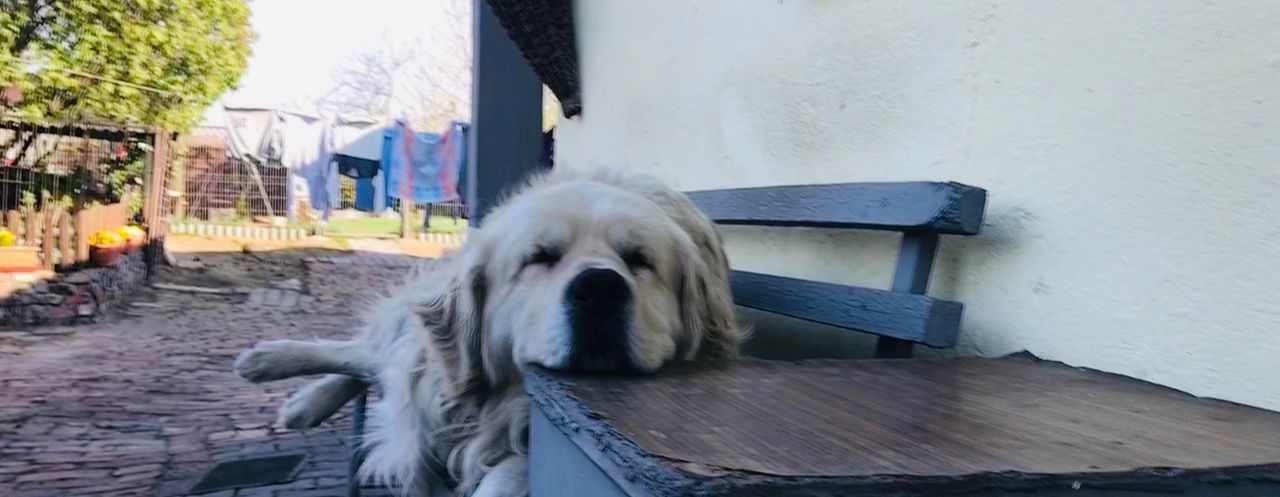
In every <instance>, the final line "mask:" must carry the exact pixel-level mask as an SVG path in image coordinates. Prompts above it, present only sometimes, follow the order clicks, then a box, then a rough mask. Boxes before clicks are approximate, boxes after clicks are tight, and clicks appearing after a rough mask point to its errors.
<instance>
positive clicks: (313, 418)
mask: <svg viewBox="0 0 1280 497" xmlns="http://www.w3.org/2000/svg"><path fill="white" fill-rule="evenodd" d="M368 388H369V384H368V383H365V382H364V381H363V380H360V379H357V378H353V377H350V376H346V375H340V374H331V375H325V377H324V378H321V379H319V380H316V381H313V382H311V383H310V384H308V385H307V386H305V387H302V389H301V390H298V393H295V394H293V395H292V396H290V397H289V400H286V401H285V402H284V405H283V406H281V407H280V417H279V418H278V422H279V423H280V425H281V426H284V427H285V428H289V429H291V430H300V429H305V428H314V427H316V426H319V425H320V423H323V422H324V420H326V419H329V417H331V416H333V413H335V412H338V409H341V408H342V406H343V404H346V403H347V401H349V400H351V399H353V398H355V396H357V395H360V392H363V391H365V390H367V389H368Z"/></svg>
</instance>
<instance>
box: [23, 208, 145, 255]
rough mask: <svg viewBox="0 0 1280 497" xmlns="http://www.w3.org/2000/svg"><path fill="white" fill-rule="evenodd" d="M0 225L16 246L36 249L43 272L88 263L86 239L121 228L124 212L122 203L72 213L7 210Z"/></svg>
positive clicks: (87, 241) (125, 211)
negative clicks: (11, 234)
mask: <svg viewBox="0 0 1280 497" xmlns="http://www.w3.org/2000/svg"><path fill="white" fill-rule="evenodd" d="M3 222H4V227H5V229H8V230H9V232H10V233H13V235H14V237H15V238H16V239H17V242H18V244H19V245H24V246H28V247H37V248H39V249H40V261H41V263H42V264H43V265H44V268H45V269H54V268H59V269H69V268H72V267H75V266H78V265H80V264H83V263H85V262H88V261H89V238H90V237H92V236H93V234H94V233H97V232H99V231H104V230H114V229H119V228H122V227H124V226H125V224H126V223H127V222H128V210H127V207H126V206H125V205H124V204H109V205H100V206H95V207H89V208H86V209H82V210H80V211H79V212H75V213H70V212H67V211H64V210H41V211H36V210H30V211H27V212H25V213H24V212H20V211H17V210H10V211H7V212H5V213H4V216H3Z"/></svg>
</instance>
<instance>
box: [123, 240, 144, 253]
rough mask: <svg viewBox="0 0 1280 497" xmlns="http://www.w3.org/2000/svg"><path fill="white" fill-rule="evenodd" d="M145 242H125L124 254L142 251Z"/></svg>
mask: <svg viewBox="0 0 1280 497" xmlns="http://www.w3.org/2000/svg"><path fill="white" fill-rule="evenodd" d="M142 245H143V240H142V239H141V238H130V239H128V240H125V242H124V253H126V254H132V253H135V252H137V251H139V250H142Z"/></svg>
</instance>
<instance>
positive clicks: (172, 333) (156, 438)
mask: <svg viewBox="0 0 1280 497" xmlns="http://www.w3.org/2000/svg"><path fill="white" fill-rule="evenodd" d="M393 255H394V254H393ZM223 257H237V256H235V255H225V256H223ZM238 257H242V258H248V257H251V256H238ZM271 257H288V251H287V250H286V251H280V252H273V253H272V254H271ZM308 257H312V256H308ZM416 260H421V259H413V258H410V257H390V256H388V255H387V254H376V255H372V254H362V253H357V254H354V255H348V256H341V257H334V258H324V259H312V260H310V261H305V257H302V256H295V257H294V259H292V263H293V264H296V265H298V266H302V265H306V266H307V267H306V269H305V272H303V269H302V268H301V267H299V268H298V271H299V272H300V273H302V274H303V275H304V276H303V279H304V282H303V284H302V285H301V286H299V285H297V284H296V283H286V284H284V285H282V286H283V288H271V287H270V285H262V286H263V287H264V288H270V290H262V291H261V292H260V294H259V295H258V296H257V297H256V298H257V299H258V300H256V301H255V302H252V303H251V302H250V300H251V299H254V298H255V297H254V293H253V292H250V293H249V294H243V293H228V294H202V293H190V292H177V291H152V292H150V298H149V299H148V298H147V297H148V296H146V295H144V296H143V297H142V298H143V299H148V300H151V301H150V302H140V303H138V304H137V305H135V306H134V307H133V308H131V309H130V310H129V311H128V312H129V313H130V314H132V316H123V317H120V318H117V319H112V320H107V321H104V322H102V323H97V324H92V325H85V326H79V327H56V328H44V329H34V330H27V331H14V332H0V496H4V497H26V496H64V495H67V496H71V495H138V496H149V495H156V496H178V495H187V494H188V490H189V489H190V488H191V487H192V486H193V485H194V484H195V482H196V481H197V480H198V479H199V478H201V477H202V476H203V475H204V474H205V473H206V472H208V471H209V470H210V469H211V468H212V467H213V466H214V465H215V464H216V463H217V462H222V461H228V460H235V459H243V458H249V457H258V456H263V455H279V454H283V453H305V454H306V455H307V460H306V462H305V464H304V466H303V468H302V471H301V472H300V474H299V475H298V477H297V478H296V479H295V480H294V481H292V482H290V483H286V484H282V485H274V486H267V487H257V488H247V489H240V490H238V491H226V492H221V493H213V494H206V495H218V496H230V495H237V496H273V497H292V496H300V497H302V496H328V495H335V496H336V495H345V490H346V472H347V464H348V461H347V454H348V437H349V434H350V428H349V427H350V424H349V418H348V416H349V414H348V412H347V410H346V409H344V410H343V412H341V413H340V414H339V415H338V416H337V417H335V419H334V420H331V422H330V423H329V424H327V425H325V426H322V427H319V428H316V429H312V430H309V431H303V432H299V431H289V430H284V429H279V428H275V427H274V426H273V424H274V420H275V411H276V408H277V406H279V404H280V402H281V401H283V399H284V398H285V397H286V396H287V395H288V393H289V392H290V391H292V390H293V389H296V388H297V387H299V386H300V385H302V384H304V383H305V381H306V380H304V379H294V380H289V381H283V382H278V383H272V384H266V385H251V384H248V383H246V382H244V381H242V380H240V379H239V378H238V377H236V376H235V375H234V374H232V372H231V364H232V361H233V360H234V358H235V357H236V355H237V354H239V353H240V352H241V351H242V350H244V349H245V348H246V347H248V346H250V345H251V344H252V343H253V342H255V341H257V340H260V339H275V338H298V339H305V338H312V337H319V338H338V337H343V336H346V335H348V334H349V333H350V331H349V330H351V329H352V327H353V325H355V324H356V320H357V315H356V314H357V313H356V312H355V311H357V310H358V309H360V308H362V307H363V303H364V302H366V301H367V300H368V299H370V298H373V297H376V296H378V295H380V294H381V293H382V292H383V291H385V290H386V289H387V288H388V287H390V286H392V285H394V284H395V283H397V282H398V281H399V280H400V279H401V278H402V277H403V275H404V273H405V271H404V264H407V263H410V262H414V261H416ZM355 261H360V262H362V263H355V264H353V263H351V262H355ZM180 271H190V270H183V269H168V270H166V273H175V274H176V273H177V272H180ZM179 276H181V275H179ZM164 278H165V274H162V275H161V276H160V279H164ZM370 490H371V492H366V493H365V495H387V491H386V490H382V489H370Z"/></svg>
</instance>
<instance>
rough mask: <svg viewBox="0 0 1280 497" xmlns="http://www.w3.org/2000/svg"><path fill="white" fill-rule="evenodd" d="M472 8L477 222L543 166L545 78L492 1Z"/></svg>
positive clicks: (471, 171)
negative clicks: (540, 76)
mask: <svg viewBox="0 0 1280 497" xmlns="http://www.w3.org/2000/svg"><path fill="white" fill-rule="evenodd" d="M474 8H475V10H474V12H475V16H474V24H475V31H474V33H475V37H474V53H473V55H472V57H473V60H474V62H473V66H474V67H475V78H474V81H473V82H472V95H473V97H472V98H471V116H472V123H471V139H470V143H468V147H469V149H468V153H467V158H468V159H467V160H468V161H469V163H468V167H467V190H468V194H467V197H466V199H465V201H466V202H467V204H468V205H467V210H468V212H469V213H470V216H469V220H470V221H471V225H472V226H477V225H478V224H479V222H480V220H481V219H483V218H484V216H485V214H487V213H488V212H489V210H490V209H492V208H493V207H494V206H495V205H497V203H498V200H499V199H500V198H502V196H503V195H505V194H507V193H510V190H511V189H512V188H513V187H515V186H516V185H519V184H521V183H522V182H524V181H525V180H526V179H528V177H529V175H530V174H531V173H533V172H534V171H537V170H538V168H539V163H540V161H541V157H542V82H540V81H539V80H538V77H537V75H535V74H534V72H533V69H532V68H530V67H529V64H528V62H526V61H525V59H524V57H523V56H522V55H521V54H520V51H519V50H518V49H517V48H516V46H515V43H513V42H512V41H511V39H510V38H508V37H507V33H506V32H505V31H504V30H503V29H502V24H501V23H500V22H499V21H498V18H497V17H496V16H494V13H493V8H492V7H490V5H489V3H488V2H486V1H484V0H476V2H475V3H474Z"/></svg>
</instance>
